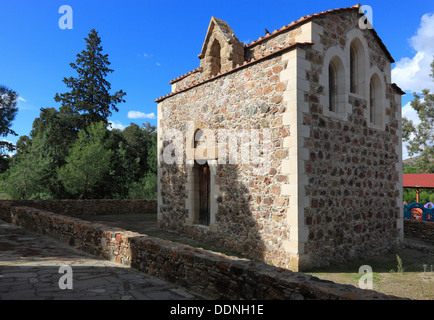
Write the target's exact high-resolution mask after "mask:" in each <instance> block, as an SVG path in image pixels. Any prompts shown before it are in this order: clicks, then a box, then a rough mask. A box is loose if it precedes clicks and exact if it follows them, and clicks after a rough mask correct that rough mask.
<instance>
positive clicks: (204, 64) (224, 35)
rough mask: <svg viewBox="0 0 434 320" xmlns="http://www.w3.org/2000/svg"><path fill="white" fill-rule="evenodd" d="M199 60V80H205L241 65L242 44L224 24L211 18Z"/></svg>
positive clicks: (242, 59) (242, 56)
mask: <svg viewBox="0 0 434 320" xmlns="http://www.w3.org/2000/svg"><path fill="white" fill-rule="evenodd" d="M199 59H200V72H201V79H207V78H209V77H213V76H215V75H217V74H219V73H223V72H227V71H229V70H231V69H233V68H235V67H236V66H237V65H238V64H240V65H241V64H243V62H244V44H243V43H242V42H240V41H239V40H238V38H237V37H236V36H235V33H234V32H233V31H232V29H231V27H230V26H229V25H228V24H227V23H226V22H224V21H222V20H220V19H217V18H215V17H212V18H211V22H210V24H209V27H208V32H207V34H206V37H205V42H204V44H203V46H202V51H201V53H200V54H199Z"/></svg>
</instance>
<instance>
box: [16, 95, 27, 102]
mask: <svg viewBox="0 0 434 320" xmlns="http://www.w3.org/2000/svg"><path fill="white" fill-rule="evenodd" d="M18 100H20V101H21V102H27V100H26V99H24V98H23V97H21V96H20V97H18Z"/></svg>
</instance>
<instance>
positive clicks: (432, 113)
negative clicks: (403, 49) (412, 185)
mask: <svg viewBox="0 0 434 320" xmlns="http://www.w3.org/2000/svg"><path fill="white" fill-rule="evenodd" d="M431 71H432V73H431V77H432V78H433V81H434V61H433V62H432V63H431ZM422 97H423V99H422ZM422 97H421V96H420V95H418V94H417V93H414V100H413V101H412V102H411V106H412V108H413V109H414V110H415V111H416V112H417V115H418V117H419V120H420V123H419V124H418V125H415V124H414V123H413V121H411V120H408V119H406V118H403V120H402V131H403V133H402V136H403V140H404V142H408V143H409V146H408V148H407V150H408V154H409V156H410V157H412V156H414V155H420V157H419V158H418V159H417V160H416V165H417V167H418V168H419V169H420V171H422V172H426V173H434V162H433V159H432V158H433V155H434V93H431V92H430V90H428V89H424V90H422Z"/></svg>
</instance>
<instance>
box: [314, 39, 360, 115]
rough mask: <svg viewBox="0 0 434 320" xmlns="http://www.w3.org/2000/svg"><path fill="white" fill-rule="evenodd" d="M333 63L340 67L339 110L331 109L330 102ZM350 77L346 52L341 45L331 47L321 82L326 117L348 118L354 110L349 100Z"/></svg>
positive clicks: (321, 98)
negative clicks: (330, 78) (330, 76)
mask: <svg viewBox="0 0 434 320" xmlns="http://www.w3.org/2000/svg"><path fill="white" fill-rule="evenodd" d="M330 64H333V65H334V67H338V68H339V69H338V70H337V72H338V79H337V81H338V83H337V85H338V88H339V89H338V90H339V92H338V93H337V94H338V103H337V110H336V111H331V110H330V108H329V103H330V88H329V65H330ZM347 79H349V59H347V58H346V55H345V52H344V51H343V50H342V49H341V48H339V47H331V48H330V49H328V50H327V52H326V54H325V58H324V68H323V73H322V75H321V76H320V81H319V83H320V84H321V85H322V86H323V87H324V94H323V95H321V96H320V103H321V104H322V106H323V115H324V116H326V117H333V118H338V119H341V120H345V121H346V120H347V119H348V115H349V114H350V113H351V112H352V105H351V104H350V103H349V102H348V93H349V90H350V88H349V86H350V83H349V81H347Z"/></svg>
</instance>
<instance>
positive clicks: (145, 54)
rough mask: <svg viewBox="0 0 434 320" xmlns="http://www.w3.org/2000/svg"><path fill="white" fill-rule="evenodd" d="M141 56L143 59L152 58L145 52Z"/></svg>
mask: <svg viewBox="0 0 434 320" xmlns="http://www.w3.org/2000/svg"><path fill="white" fill-rule="evenodd" d="M143 56H144V57H145V58H152V54H149V53H146V52H145V53H144V54H143Z"/></svg>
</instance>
